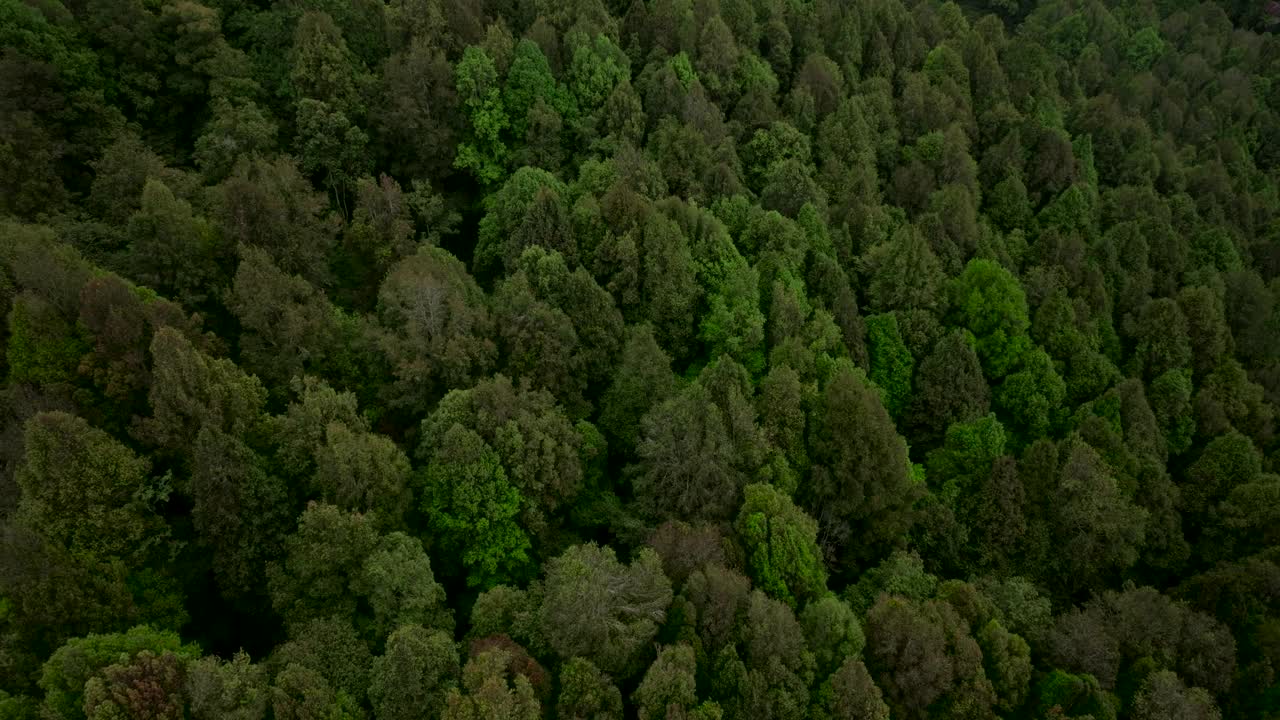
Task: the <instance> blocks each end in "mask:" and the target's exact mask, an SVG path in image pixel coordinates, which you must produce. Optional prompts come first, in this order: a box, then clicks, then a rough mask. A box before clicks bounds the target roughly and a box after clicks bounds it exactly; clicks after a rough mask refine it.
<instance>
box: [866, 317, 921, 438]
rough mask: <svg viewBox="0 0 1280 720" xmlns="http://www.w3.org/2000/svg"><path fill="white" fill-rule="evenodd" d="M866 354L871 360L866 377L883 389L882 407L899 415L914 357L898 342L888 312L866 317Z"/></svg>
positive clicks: (907, 393) (895, 325) (908, 390)
mask: <svg viewBox="0 0 1280 720" xmlns="http://www.w3.org/2000/svg"><path fill="white" fill-rule="evenodd" d="M867 355H868V356H870V360H871V372H870V373H868V377H869V378H870V380H871V382H873V383H875V384H876V387H878V388H879V389H880V390H882V391H883V392H884V406H885V409H886V410H888V411H889V414H890V415H891V416H893V417H895V418H896V417H899V416H901V415H902V413H903V412H904V411H905V410H906V407H907V404H908V402H910V398H911V375H912V372H913V370H914V369H915V359H914V358H912V357H911V351H910V350H908V349H907V346H906V345H905V344H904V343H903V342H902V336H901V334H899V332H898V319H897V317H896V316H894V315H893V314H892V313H885V314H884V315H872V316H871V317H869V318H867Z"/></svg>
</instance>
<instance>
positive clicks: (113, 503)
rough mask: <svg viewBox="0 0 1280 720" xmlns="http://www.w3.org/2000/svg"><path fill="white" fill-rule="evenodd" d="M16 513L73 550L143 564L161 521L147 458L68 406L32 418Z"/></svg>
mask: <svg viewBox="0 0 1280 720" xmlns="http://www.w3.org/2000/svg"><path fill="white" fill-rule="evenodd" d="M23 444H24V446H25V448H26V458H25V461H24V462H23V464H22V466H21V468H19V470H18V473H17V478H16V479H17V483H18V486H19V487H20V488H21V490H22V498H21V500H20V501H19V503H18V511H17V519H18V521H19V522H21V523H23V524H25V525H26V526H27V527H29V528H31V529H32V530H35V531H36V532H38V533H39V534H40V535H42V536H43V537H44V538H45V539H46V540H48V541H49V542H50V543H53V544H55V545H57V546H59V547H63V548H66V549H67V550H68V551H70V552H71V553H72V554H75V555H87V556H89V557H94V558H100V559H103V560H111V559H129V560H130V561H131V563H130V564H135V563H136V564H140V563H138V562H137V561H138V560H141V559H142V557H141V556H142V555H143V554H144V553H145V551H146V546H147V541H148V539H149V536H154V535H155V534H156V533H158V532H161V528H162V527H163V525H162V522H161V521H160V519H159V518H157V517H156V516H155V515H154V514H153V512H152V511H151V509H150V508H149V507H148V506H147V504H146V501H145V500H144V498H145V497H146V493H147V490H148V485H149V484H150V483H149V480H148V477H147V475H148V471H149V469H150V468H149V463H148V462H147V461H146V460H144V459H142V458H139V457H138V456H137V455H135V454H134V453H133V451H131V450H130V449H129V448H127V447H125V446H124V445H121V444H120V443H118V442H116V441H115V440H114V439H112V438H111V437H110V436H109V435H107V434H106V433H104V432H102V431H101V430H97V429H95V428H93V427H90V426H89V424H88V423H86V422H85V421H84V420H82V419H80V418H78V417H75V416H74V415H68V414H67V413H63V412H48V413H40V414H38V415H36V416H35V417H33V418H32V419H31V420H29V421H27V425H26V432H25V437H24V443H23Z"/></svg>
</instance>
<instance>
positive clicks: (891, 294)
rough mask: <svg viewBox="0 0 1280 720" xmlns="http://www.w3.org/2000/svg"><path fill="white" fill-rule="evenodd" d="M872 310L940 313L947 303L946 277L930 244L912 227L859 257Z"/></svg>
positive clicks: (903, 229) (897, 231)
mask: <svg viewBox="0 0 1280 720" xmlns="http://www.w3.org/2000/svg"><path fill="white" fill-rule="evenodd" d="M861 260H862V265H863V267H864V268H865V270H864V272H865V274H866V275H867V277H868V280H869V284H868V286H867V297H868V298H869V299H870V301H871V307H872V308H874V309H875V310H878V311H880V312H888V311H890V310H912V309H916V310H927V311H929V312H934V313H937V312H940V311H941V310H942V309H943V306H944V305H945V303H946V297H945V292H944V290H945V288H944V283H945V280H946V275H944V274H943V272H942V265H941V264H940V263H939V262H938V258H937V256H936V255H935V254H934V252H933V249H932V248H930V247H929V243H928V242H927V241H926V240H925V239H924V236H923V235H922V234H921V233H920V231H919V230H918V229H917V228H916V227H915V226H914V225H904V226H903V227H900V228H898V229H897V230H896V231H894V233H893V236H892V237H891V238H890V239H889V240H888V241H887V242H883V243H880V244H878V245H875V246H874V247H872V248H870V249H869V250H867V252H866V254H865V255H864V256H863V257H862V258H861Z"/></svg>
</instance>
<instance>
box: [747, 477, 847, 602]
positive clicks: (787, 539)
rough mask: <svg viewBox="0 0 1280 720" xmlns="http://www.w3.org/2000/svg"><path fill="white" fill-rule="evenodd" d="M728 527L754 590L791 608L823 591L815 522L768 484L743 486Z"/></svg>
mask: <svg viewBox="0 0 1280 720" xmlns="http://www.w3.org/2000/svg"><path fill="white" fill-rule="evenodd" d="M743 494H744V496H745V497H746V500H745V502H743V504H742V510H741V511H739V513H738V519H737V521H736V522H735V523H734V529H735V530H736V531H737V533H738V537H739V538H740V539H741V540H742V544H743V546H744V548H745V550H746V556H747V572H748V574H749V575H750V576H751V579H752V580H754V581H755V583H756V586H757V587H759V588H761V589H762V590H764V591H765V592H767V593H769V594H770V595H772V596H773V597H775V598H777V599H779V600H782V601H784V602H786V603H787V604H789V605H791V606H792V607H793V608H794V607H797V606H800V605H803V604H805V603H808V602H809V601H811V600H814V599H816V598H818V597H820V596H821V595H822V594H823V593H825V592H826V590H827V571H826V568H825V567H824V566H823V564H822V553H821V551H820V550H819V549H818V524H817V523H816V522H814V520H813V518H811V517H809V516H808V515H806V514H805V512H804V511H803V510H801V509H800V508H798V507H796V505H795V503H793V502H792V501H791V498H790V497H788V496H786V495H784V494H783V493H780V492H778V491H777V490H776V489H775V488H773V487H772V486H769V485H748V486H747V487H746V488H744V490H743Z"/></svg>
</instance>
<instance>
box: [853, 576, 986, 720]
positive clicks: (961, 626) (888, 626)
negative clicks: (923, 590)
mask: <svg viewBox="0 0 1280 720" xmlns="http://www.w3.org/2000/svg"><path fill="white" fill-rule="evenodd" d="M867 649H868V651H869V654H870V657H871V661H872V663H873V665H872V669H873V672H875V673H876V674H877V677H878V679H879V681H880V682H879V684H880V685H881V686H882V687H883V688H884V689H885V694H886V696H887V697H888V700H889V703H890V706H891V707H893V708H896V709H897V711H898V712H900V713H902V714H903V715H904V716H905V717H926V716H928V715H929V714H931V713H933V712H946V711H948V710H951V709H954V710H956V711H967V712H972V713H976V714H978V715H979V716H982V715H990V712H991V711H990V706H991V705H992V704H993V703H994V702H995V693H994V691H993V689H992V686H991V682H990V681H989V680H988V679H987V677H986V675H985V672H984V671H983V668H982V652H981V650H980V649H979V648H978V644H977V643H976V642H975V641H974V639H973V638H972V637H971V636H970V634H969V628H968V624H967V623H966V622H965V621H964V620H963V619H962V618H961V617H959V615H957V614H956V611H955V610H954V609H952V607H951V605H949V604H947V603H945V602H940V601H937V600H929V601H923V602H919V601H910V600H905V599H903V598H898V597H892V596H888V595H884V596H881V598H880V600H879V601H878V602H877V603H876V604H875V606H874V607H872V608H871V611H870V612H869V613H868V615H867Z"/></svg>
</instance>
